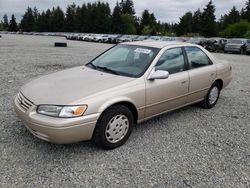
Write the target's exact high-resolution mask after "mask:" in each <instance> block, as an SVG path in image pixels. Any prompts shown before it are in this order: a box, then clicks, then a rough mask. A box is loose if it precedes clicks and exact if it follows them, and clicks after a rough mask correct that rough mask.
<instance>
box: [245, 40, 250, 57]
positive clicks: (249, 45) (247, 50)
mask: <svg viewBox="0 0 250 188" xmlns="http://www.w3.org/2000/svg"><path fill="white" fill-rule="evenodd" d="M246 54H247V55H250V39H248V40H247V49H246Z"/></svg>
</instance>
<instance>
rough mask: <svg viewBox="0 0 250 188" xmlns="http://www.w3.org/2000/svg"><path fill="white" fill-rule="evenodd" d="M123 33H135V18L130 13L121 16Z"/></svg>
mask: <svg viewBox="0 0 250 188" xmlns="http://www.w3.org/2000/svg"><path fill="white" fill-rule="evenodd" d="M121 23H122V30H121V33H123V34H131V35H133V34H136V28H135V19H134V17H133V16H132V15H131V14H122V16H121Z"/></svg>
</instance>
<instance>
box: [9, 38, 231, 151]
mask: <svg viewBox="0 0 250 188" xmlns="http://www.w3.org/2000/svg"><path fill="white" fill-rule="evenodd" d="M231 71H232V67H231V66H230V65H229V64H228V63H227V62H225V61H223V60H219V59H217V58H215V57H214V56H213V55H212V54H210V53H209V52H208V51H206V50H205V49H204V48H202V47H200V46H198V45H194V44H187V43H179V42H156V41H141V42H127V43H123V44H119V45H116V46H115V47H112V48H111V49H109V50H108V51H106V52H105V53H103V54H102V55H100V56H98V57H97V58H95V59H94V60H92V61H91V62H89V63H88V64H86V65H84V66H80V67H75V68H71V69H68V70H64V71H60V72H57V73H53V74H49V75H47V76H43V77H40V78H37V79H35V80H33V81H31V82H29V83H28V84H26V85H24V86H23V87H22V88H21V89H20V92H19V93H18V94H17V96H16V97H15V98H14V107H15V110H16V112H17V114H18V116H19V117H20V118H21V120H22V121H23V123H24V124H25V126H26V127H27V129H28V130H29V131H30V132H31V133H32V134H33V135H34V136H36V137H38V138H40V139H42V140H46V141H49V142H53V143H60V144H62V143H72V142H77V141H82V140H91V139H92V140H93V141H94V142H95V143H96V144H97V146H100V147H102V148H104V149H113V148H116V147H118V146H121V145H122V144H124V143H125V142H126V140H127V139H128V138H129V136H130V134H131V132H132V129H133V125H134V124H136V123H140V122H142V121H145V120H147V119H150V118H152V117H155V116H158V115H160V114H163V113H166V112H168V111H171V110H175V109H177V108H181V107H184V106H187V105H190V104H193V103H197V102H200V104H201V105H202V106H203V107H204V108H212V107H214V106H215V105H216V103H217V101H218V99H219V96H220V92H221V90H222V89H223V88H225V87H226V86H227V85H228V84H229V82H230V81H231ZM211 113H212V111H211ZM176 121H178V120H176Z"/></svg>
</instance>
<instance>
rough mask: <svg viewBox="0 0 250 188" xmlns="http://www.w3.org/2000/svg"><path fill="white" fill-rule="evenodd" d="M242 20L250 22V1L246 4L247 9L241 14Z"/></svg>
mask: <svg viewBox="0 0 250 188" xmlns="http://www.w3.org/2000/svg"><path fill="white" fill-rule="evenodd" d="M241 18H242V19H246V20H248V21H249V22H250V0H248V1H247V2H246V7H245V8H244V9H243V10H242V12H241Z"/></svg>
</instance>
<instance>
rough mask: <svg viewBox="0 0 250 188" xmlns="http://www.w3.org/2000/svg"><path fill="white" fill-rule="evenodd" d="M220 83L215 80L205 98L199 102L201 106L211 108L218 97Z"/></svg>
mask: <svg viewBox="0 0 250 188" xmlns="http://www.w3.org/2000/svg"><path fill="white" fill-rule="evenodd" d="M220 90H221V85H220V84H219V83H218V82H215V83H214V84H213V85H212V86H211V88H210V89H209V91H208V93H207V95H206V97H205V99H204V100H203V101H202V102H201V103H200V104H201V106H202V107H203V108H206V109H209V108H213V107H214V106H215V105H216V103H217V101H218V99H219V97H220Z"/></svg>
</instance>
